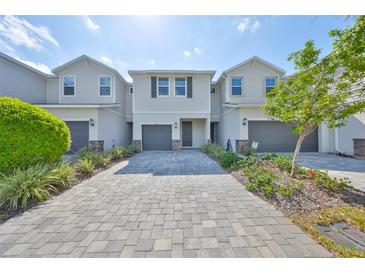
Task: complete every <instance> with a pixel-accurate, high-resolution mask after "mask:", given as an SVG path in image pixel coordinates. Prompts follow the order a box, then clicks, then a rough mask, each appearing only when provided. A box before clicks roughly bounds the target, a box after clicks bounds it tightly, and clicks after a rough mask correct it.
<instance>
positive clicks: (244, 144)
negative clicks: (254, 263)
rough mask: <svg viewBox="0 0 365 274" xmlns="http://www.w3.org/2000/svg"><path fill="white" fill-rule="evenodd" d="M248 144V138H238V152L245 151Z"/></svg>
mask: <svg viewBox="0 0 365 274" xmlns="http://www.w3.org/2000/svg"><path fill="white" fill-rule="evenodd" d="M247 146H248V140H236V152H237V153H243V151H244V149H245V147H247Z"/></svg>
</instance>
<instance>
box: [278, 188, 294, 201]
mask: <svg viewBox="0 0 365 274" xmlns="http://www.w3.org/2000/svg"><path fill="white" fill-rule="evenodd" d="M278 192H279V193H280V194H281V195H283V196H284V197H286V198H291V197H292V196H293V195H294V189H293V188H292V187H289V186H280V185H279V186H278Z"/></svg>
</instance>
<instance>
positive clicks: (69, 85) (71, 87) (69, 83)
mask: <svg viewBox="0 0 365 274" xmlns="http://www.w3.org/2000/svg"><path fill="white" fill-rule="evenodd" d="M75 82H76V81H75V76H71V75H65V76H63V96H75Z"/></svg>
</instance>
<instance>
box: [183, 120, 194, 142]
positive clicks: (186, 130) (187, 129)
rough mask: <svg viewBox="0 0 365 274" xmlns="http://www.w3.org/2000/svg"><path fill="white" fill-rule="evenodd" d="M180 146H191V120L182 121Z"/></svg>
mask: <svg viewBox="0 0 365 274" xmlns="http://www.w3.org/2000/svg"><path fill="white" fill-rule="evenodd" d="M181 127H182V134H181V135H182V146H183V147H192V146H193V122H192V121H183V122H182V125H181Z"/></svg>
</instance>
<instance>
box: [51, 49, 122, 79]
mask: <svg viewBox="0 0 365 274" xmlns="http://www.w3.org/2000/svg"><path fill="white" fill-rule="evenodd" d="M82 61H87V62H90V63H94V64H96V65H97V66H100V67H102V68H104V69H106V70H109V71H112V72H114V73H115V74H116V75H117V76H118V77H119V78H120V79H122V81H124V82H125V83H126V84H129V82H128V81H127V80H125V79H124V77H123V76H122V75H121V74H120V73H119V71H117V70H116V69H115V68H112V67H110V66H108V65H105V64H104V63H102V62H100V61H98V60H95V59H94V58H91V57H90V56H87V55H85V54H84V55H81V56H79V57H77V58H75V59H72V60H70V61H68V62H67V63H64V64H63V65H60V66H58V67H56V68H54V69H53V70H52V72H53V73H55V74H58V73H59V72H60V71H62V70H64V69H66V68H68V67H71V66H73V65H75V64H77V63H80V62H82Z"/></svg>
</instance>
